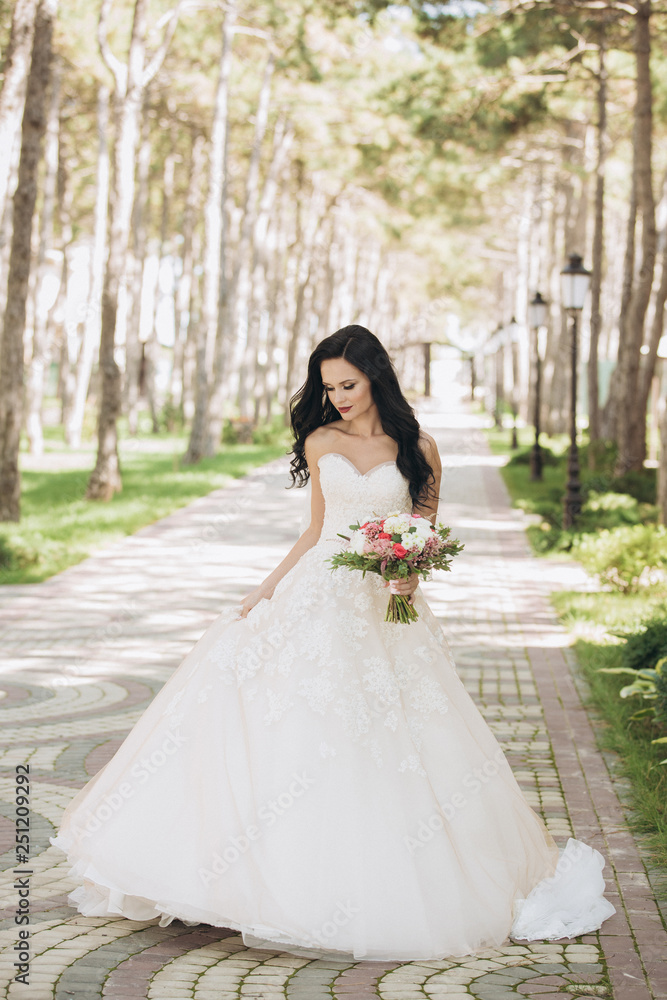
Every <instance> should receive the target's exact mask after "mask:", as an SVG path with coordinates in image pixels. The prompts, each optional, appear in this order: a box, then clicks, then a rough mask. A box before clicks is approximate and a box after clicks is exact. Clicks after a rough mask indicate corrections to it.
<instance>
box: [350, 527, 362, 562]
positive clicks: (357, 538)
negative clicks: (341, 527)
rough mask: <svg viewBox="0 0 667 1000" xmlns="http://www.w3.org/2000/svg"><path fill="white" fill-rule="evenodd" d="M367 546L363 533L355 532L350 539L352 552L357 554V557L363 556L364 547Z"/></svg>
mask: <svg viewBox="0 0 667 1000" xmlns="http://www.w3.org/2000/svg"><path fill="white" fill-rule="evenodd" d="M365 544H366V535H365V534H364V533H363V531H353V532H352V535H351V537H350V549H351V551H352V552H356V553H357V555H359V556H363V554H364V546H365Z"/></svg>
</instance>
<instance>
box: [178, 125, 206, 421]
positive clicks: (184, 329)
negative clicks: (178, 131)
mask: <svg viewBox="0 0 667 1000" xmlns="http://www.w3.org/2000/svg"><path fill="white" fill-rule="evenodd" d="M204 152H205V141H204V137H203V135H197V136H195V137H194V139H193V142H192V154H191V159H190V176H189V179H188V190H187V195H186V198H185V210H184V212H183V244H182V249H181V273H180V275H179V276H178V278H177V281H176V289H175V293H174V362H173V365H172V369H171V380H170V385H169V409H170V410H171V411H172V412H174V411H176V412H178V413H179V414H180V417H181V419H183V417H184V415H185V414H184V412H183V396H184V383H185V353H186V344H187V335H188V325H189V319H188V312H189V310H188V306H189V302H190V292H191V289H192V281H193V268H194V254H193V235H194V229H195V223H196V219H197V215H198V211H199V204H200V188H201V178H202V173H203V169H204Z"/></svg>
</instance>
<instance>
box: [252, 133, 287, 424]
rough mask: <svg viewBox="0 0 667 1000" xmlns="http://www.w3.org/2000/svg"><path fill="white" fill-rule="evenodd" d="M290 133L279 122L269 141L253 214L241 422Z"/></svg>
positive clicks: (254, 370) (254, 358)
mask: <svg viewBox="0 0 667 1000" xmlns="http://www.w3.org/2000/svg"><path fill="white" fill-rule="evenodd" d="M293 137H294V133H293V132H292V131H291V129H286V128H285V124H284V122H283V121H282V120H279V121H278V123H277V124H276V129H275V133H274V137H273V153H272V156H271V164H270V166H269V169H268V172H267V177H266V181H265V184H264V190H263V192H262V198H261V201H260V205H259V211H258V213H257V221H256V224H255V226H254V232H253V239H252V259H253V267H252V280H251V295H250V301H249V308H248V335H247V338H246V346H245V351H244V354H243V360H242V362H241V370H240V372H239V396H238V405H239V412H240V415H241V417H242V418H245V419H251V418H253V417H254V411H255V404H254V395H255V394H254V391H253V389H254V383H255V377H256V374H257V356H258V346H259V330H260V320H261V316H262V313H263V310H264V307H265V302H266V298H267V270H268V254H267V245H266V243H267V237H268V231H269V220H270V217H271V213H272V212H273V209H274V205H275V200H276V192H277V190H278V181H279V179H280V173H281V171H282V170H283V167H284V164H285V160H286V158H287V154H288V152H289V149H290V146H291V144H292V140H293Z"/></svg>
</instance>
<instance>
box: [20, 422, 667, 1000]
mask: <svg viewBox="0 0 667 1000" xmlns="http://www.w3.org/2000/svg"><path fill="white" fill-rule="evenodd" d="M422 422H423V423H424V424H425V425H426V426H427V427H429V428H430V429H431V430H432V432H433V433H434V434H435V435H436V437H437V440H438V442H439V445H440V449H441V453H442V457H443V464H444V467H445V474H444V479H443V489H442V494H443V497H444V502H443V504H442V505H441V517H442V518H443V520H447V521H448V522H450V523H452V524H453V525H454V527H455V533H456V534H457V535H458V536H459V537H460V538H461V539H462V540H463V541H465V543H466V550H465V553H464V555H463V556H461V557H460V558H459V559H458V560H457V562H456V566H455V570H454V572H452V573H451V575H450V576H448V577H447V578H446V579H442V580H439V581H438V582H433V583H429V584H426V585H425V588H424V589H425V592H426V594H427V597H428V598H429V600H430V601H431V605H432V607H433V609H434V611H435V613H436V614H437V615H438V616H439V618H440V620H441V621H442V623H443V626H444V628H445V630H446V633H447V635H448V637H449V639H450V642H451V644H452V647H453V650H454V653H455V656H456V659H457V664H458V667H459V672H460V674H461V676H462V678H463V680H464V682H465V684H466V686H467V687H468V690H469V691H470V692H471V694H472V695H473V697H474V698H475V699H476V701H477V703H478V704H479V705H480V707H481V708H482V710H483V712H484V715H485V717H486V719H487V720H488V722H489V724H490V725H491V726H492V728H493V730H494V732H495V733H496V736H497V737H498V739H499V740H500V742H501V744H502V745H503V747H504V749H505V751H506V753H507V754H508V757H509V759H510V762H511V764H512V766H513V768H514V770H515V773H516V775H517V778H518V780H519V782H520V783H521V786H522V788H523V789H524V791H525V793H526V795H527V797H528V799H529V801H530V802H531V804H532V805H533V806H534V807H535V808H536V809H537V810H538V811H540V812H541V814H542V815H543V816H544V818H545V821H546V822H547V824H548V826H549V828H550V829H551V831H552V832H553V834H554V836H555V837H556V839H557V841H558V842H559V844H563V843H564V842H565V840H566V838H567V837H568V836H569V835H574V836H576V837H578V838H581V839H582V840H585V841H587V842H588V843H589V844H592V845H593V846H594V847H596V848H598V849H599V850H601V851H602V852H603V854H604V855H605V857H606V858H607V859H608V865H607V868H606V869H605V874H606V877H607V885H608V896H609V898H610V899H612V901H613V902H614V904H615V905H616V907H617V911H618V912H617V914H616V916H615V917H613V918H612V919H611V920H609V921H607V922H606V923H605V925H604V927H603V930H602V932H601V933H600V934H592V935H588V936H586V937H584V938H581V939H577V940H576V941H563V942H558V943H551V944H540V943H535V944H531V945H529V946H527V947H524V946H518V945H508V946H507V947H504V948H501V949H498V950H493V951H488V952H486V953H485V954H483V955H481V956H477V957H475V958H471V959H469V960H463V961H461V960H457V961H432V962H408V963H369V962H358V963H348V962H344V961H337V960H330V961H328V960H327V961H325V960H318V961H312V960H307V959H303V958H297V957H294V956H292V955H290V954H287V953H285V952H280V951H275V952H271V951H264V950H253V949H248V948H245V947H244V946H243V942H242V941H241V939H240V936H239V935H238V934H237V933H235V932H231V931H227V930H225V929H220V928H211V927H208V926H203V925H200V926H197V927H194V928H193V927H187V926H184V925H183V924H181V923H179V922H174V923H173V924H171V925H170V926H169V927H167V928H159V927H156V926H151V925H148V926H147V925H145V924H138V923H134V922H132V921H129V920H124V919H99V918H92V917H82V916H79V915H77V914H76V913H75V911H73V910H72V909H70V908H69V907H68V906H67V899H66V897H67V893H68V891H70V890H71V888H72V887H73V884H72V883H71V882H70V880H69V879H68V875H67V864H66V862H65V861H64V860H62V855H61V854H60V852H58V851H56V850H55V849H54V848H52V847H50V845H49V841H48V838H49V836H50V835H52V834H53V832H54V830H55V828H56V827H57V825H58V821H59V817H60V815H61V813H62V810H63V808H64V806H65V804H66V803H67V801H68V800H69V799H70V797H71V796H72V795H73V794H74V792H75V790H76V789H78V788H79V787H81V786H82V785H83V784H84V783H85V782H86V781H87V780H88V778H89V777H91V776H92V775H93V774H95V773H96V772H97V771H98V770H99V768H100V767H101V766H102V765H103V764H104V763H105V762H106V761H107V760H108V759H109V758H110V757H111V755H112V754H113V753H114V751H115V750H116V748H117V747H118V746H119V745H120V743H121V742H122V740H123V738H124V735H125V734H126V733H127V732H128V730H129V729H130V728H131V726H132V725H133V724H134V722H135V721H136V719H137V718H138V717H139V715H140V714H141V712H142V711H143V709H144V708H145V706H146V705H147V704H148V702H149V701H150V700H151V698H152V697H153V695H154V693H155V692H156V691H157V690H158V689H159V687H160V686H161V685H162V684H163V683H164V681H165V680H166V679H167V677H169V675H170V674H171V672H172V671H173V670H174V668H175V667H177V666H178V664H179V663H180V661H181V660H182V658H183V657H184V655H185V654H186V653H187V651H188V650H189V649H190V648H191V646H192V645H193V644H194V642H195V641H196V640H197V639H198V637H199V636H200V635H201V633H202V632H203V631H204V630H205V628H206V627H207V626H208V625H209V624H210V623H211V621H212V620H213V619H214V618H215V617H216V615H217V614H218V612H219V610H220V609H222V608H223V607H224V606H225V605H227V604H229V603H231V602H233V601H234V598H235V597H238V596H239V595H240V594H241V593H244V592H246V591H247V590H248V589H250V588H251V586H252V585H253V584H254V583H255V582H258V581H259V580H260V579H261V578H262V577H263V576H264V575H265V573H266V571H267V567H271V566H273V565H275V564H276V563H277V562H278V561H279V560H280V558H282V555H283V554H284V552H285V551H286V549H287V548H288V547H289V545H290V544H291V543H292V541H293V539H294V538H295V537H296V534H297V526H298V523H299V518H300V517H301V514H302V512H303V510H304V503H305V499H306V498H305V496H304V494H303V493H302V492H298V491H297V492H294V491H289V492H286V491H285V490H284V489H283V487H284V485H285V483H286V481H287V480H286V474H285V472H286V462H285V461H284V460H280V461H278V462H274V463H271V464H270V465H268V466H265V467H264V468H262V469H260V470H257V471H256V472H254V473H253V474H252V475H250V476H248V477H247V478H246V479H245V480H241V481H236V482H234V483H232V484H231V485H230V486H228V487H226V488H225V489H222V490H218V491H216V492H214V493H212V494H210V495H209V496H208V497H205V498H202V499H201V500H198V501H196V502H195V503H193V504H191V505H190V506H189V507H187V508H184V509H183V510H181V511H179V512H177V513H175V514H173V515H172V516H170V517H168V518H166V519H164V520H163V521H160V522H157V523H156V524H154V525H151V526H149V527H147V528H144V529H142V530H141V531H139V532H137V534H135V535H134V536H132V537H130V538H128V539H126V540H124V541H122V542H120V543H118V544H115V545H113V546H111V547H109V548H108V549H106V550H104V551H100V552H99V553H98V554H96V555H95V556H93V557H91V558H89V559H87V560H86V561H85V562H83V563H81V564H80V565H78V566H75V567H72V568H70V569H68V570H66V571H65V572H63V573H61V574H60V575H59V576H57V577H54V578H53V579H51V580H48V581H46V582H44V583H41V584H37V585H28V586H9V587H5V588H2V590H0V650H1V653H0V655H1V657H2V673H1V674H0V689H1V697H0V724H1V726H2V742H1V749H0V798H1V799H2V801H1V802H0V853H1V854H2V862H3V869H5V871H4V874H3V876H2V905H3V907H5V909H4V910H3V912H2V914H1V916H2V917H3V918H4V919H3V920H2V922H1V923H0V948H2V953H1V955H0V962H1V963H2V964H1V966H0V998H5V997H11V998H16V997H22V998H25V1000H47V998H49V1000H51V998H56V1000H69V998H81V1000H92V998H96V997H104V998H113V1000H143V998H156V1000H157V998H167V1000H177V998H186V997H187V998H192V1000H232V998H237V997H254V998H266V1000H274V998H277V997H288V998H290V1000H297V998H298V1000H324V998H329V1000H330V998H332V997H337V998H343V997H345V998H349V1000H362V998H368V997H382V998H384V1000H408V998H417V997H422V998H424V997H430V998H433V1000H439V998H443V997H446V998H447V1000H451V998H463V997H474V998H477V1000H511V998H515V1000H516V998H520V997H528V998H534V1000H537V998H540V1000H546V998H553V1000H567V998H570V1000H574V998H584V997H591V996H596V997H603V998H605V997H606V998H607V1000H658V998H660V1000H667V961H666V959H667V934H666V933H665V928H664V923H663V920H662V917H661V913H660V910H659V907H658V906H657V904H656V901H655V899H654V896H653V893H652V890H651V886H650V883H649V881H648V878H647V874H646V871H645V868H644V866H643V864H642V861H641V859H640V856H639V854H638V851H637V847H636V844H635V841H634V839H633V837H632V836H631V834H630V833H629V832H628V829H627V827H626V825H625V822H624V816H623V810H622V808H621V806H620V804H619V800H618V798H617V795H616V792H615V788H614V784H613V782H612V780H611V777H610V774H609V772H608V769H607V766H606V763H605V760H604V758H603V757H602V756H601V755H600V753H599V752H598V751H597V749H596V746H595V740H594V732H593V727H592V724H591V721H590V720H589V718H588V717H587V714H586V712H585V711H584V709H583V708H582V704H581V700H580V697H579V693H578V687H577V683H576V682H575V680H574V679H573V674H572V673H571V671H570V667H569V665H568V657H567V656H566V654H565V651H564V648H563V647H564V644H565V642H566V636H565V634H564V631H563V630H562V629H561V628H560V627H559V625H558V624H557V623H556V620H555V617H554V615H553V612H552V610H551V608H550V605H549V603H548V594H549V592H550V591H551V590H553V589H555V587H556V586H558V585H559V582H560V579H559V574H560V575H561V576H562V575H563V573H566V574H569V575H570V583H571V582H572V580H571V574H572V572H573V571H572V570H570V569H567V570H563V569H562V568H559V567H558V566H555V565H551V564H545V563H544V562H538V561H537V560H535V559H533V558H532V557H531V556H530V555H529V553H528V550H527V548H526V544H525V541H524V537H523V530H522V526H521V521H520V518H519V516H518V514H517V513H516V512H515V511H512V510H511V509H510V507H509V504H508V500H507V497H506V494H505V491H504V488H503V486H502V482H501V479H500V476H499V474H498V471H497V469H496V468H495V463H494V461H493V459H491V458H490V457H489V455H488V452H487V448H486V445H485V442H484V438H483V435H482V433H481V431H480V430H479V428H478V427H477V426H476V424H475V420H474V419H473V418H467V419H461V418H450V417H447V416H445V415H442V414H438V413H435V412H434V413H431V414H428V413H424V415H423V417H422ZM248 516H252V517H253V519H254V521H255V523H256V524H257V525H258V528H257V532H256V536H255V538H254V540H253V543H252V544H251V545H250V546H249V547H248V543H247V540H246V539H245V538H243V539H241V538H240V537H239V525H240V523H241V519H242V518H245V517H248ZM241 546H242V547H243V555H242V558H241V552H240V550H241ZM574 572H575V573H576V571H574ZM25 763H29V765H30V775H31V785H32V802H31V806H32V843H33V857H32V870H33V871H34V875H33V877H32V879H31V889H32V893H31V924H30V929H31V940H30V945H31V953H32V961H31V973H30V984H29V985H28V986H25V985H23V984H20V983H17V982H14V981H13V976H14V973H15V971H16V970H15V969H14V967H13V963H14V961H15V960H16V949H15V945H16V944H17V941H18V932H19V927H18V926H17V925H16V923H15V921H14V916H15V911H16V907H17V905H18V890H17V889H16V888H15V887H14V878H15V876H14V875H13V873H12V869H13V865H14V863H15V854H14V834H15V828H14V819H15V811H14V810H15V806H14V787H15V783H14V775H15V769H16V766H17V765H21V764H25ZM138 835H139V836H140V831H138ZM3 852H4V853H3ZM443 905H446V901H443Z"/></svg>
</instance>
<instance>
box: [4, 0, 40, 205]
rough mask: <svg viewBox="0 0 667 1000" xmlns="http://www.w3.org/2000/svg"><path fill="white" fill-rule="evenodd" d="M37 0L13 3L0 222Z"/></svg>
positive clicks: (18, 127) (7, 55)
mask: <svg viewBox="0 0 667 1000" xmlns="http://www.w3.org/2000/svg"><path fill="white" fill-rule="evenodd" d="M36 10H37V0H15V3H14V13H13V14H12V26H11V29H10V34H9V43H8V45H7V50H6V52H5V60H4V62H5V65H4V71H3V83H2V91H0V149H1V150H2V156H0V219H1V218H2V217H3V214H4V211H5V201H6V199H7V194H8V187H9V178H10V175H11V165H12V151H13V149H14V146H15V143H16V141H17V139H18V135H19V132H20V130H21V112H22V110H23V95H24V91H25V81H26V78H27V75H28V68H29V66H30V51H31V48H32V40H33V32H34V27H35V12H36Z"/></svg>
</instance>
